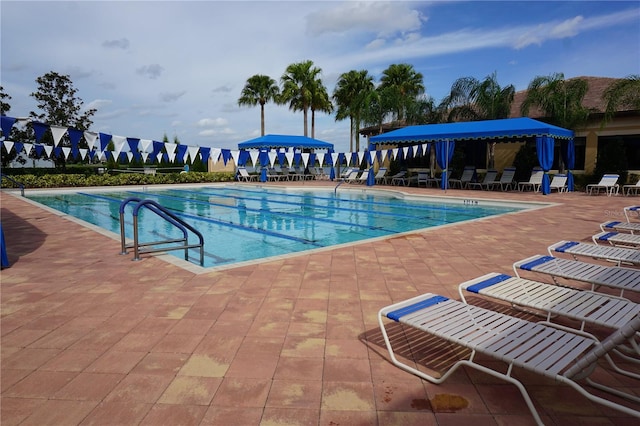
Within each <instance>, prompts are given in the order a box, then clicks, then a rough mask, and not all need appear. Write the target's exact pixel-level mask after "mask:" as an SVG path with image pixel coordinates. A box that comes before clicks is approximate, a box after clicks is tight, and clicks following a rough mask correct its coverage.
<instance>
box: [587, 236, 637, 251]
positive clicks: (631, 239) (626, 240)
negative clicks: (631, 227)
mask: <svg viewBox="0 0 640 426" xmlns="http://www.w3.org/2000/svg"><path fill="white" fill-rule="evenodd" d="M592 239H593V242H594V243H595V244H598V242H607V243H609V244H611V245H612V246H621V247H629V248H637V249H638V248H640V235H634V234H627V233H624V232H600V233H599V234H596V235H594V236H593V237H592Z"/></svg>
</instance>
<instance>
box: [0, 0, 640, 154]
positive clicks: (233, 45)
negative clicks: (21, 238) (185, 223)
mask: <svg viewBox="0 0 640 426" xmlns="http://www.w3.org/2000/svg"><path fill="white" fill-rule="evenodd" d="M0 14H1V34H0V36H1V43H2V44H1V46H0V47H1V58H0V59H1V66H2V68H1V74H0V82H1V84H2V86H3V87H4V91H5V92H6V93H8V94H9V95H10V96H11V97H12V99H11V100H10V101H9V103H10V104H11V107H12V108H11V111H10V112H9V115H11V116H16V117H22V116H27V115H28V114H29V112H30V111H35V110H36V104H35V101H34V99H33V98H32V97H30V96H29V94H30V93H32V92H34V91H35V90H36V89H37V86H36V83H35V80H36V78H37V77H39V76H42V75H44V74H45V73H47V72H49V71H55V72H58V73H61V74H67V75H69V76H70V77H71V80H72V81H73V83H74V86H75V88H76V89H78V93H77V96H78V97H80V98H81V99H82V100H83V101H84V104H85V106H87V107H93V108H97V110H98V112H97V114H96V115H95V116H94V117H93V122H94V125H93V127H92V130H94V131H97V132H104V133H109V134H113V135H118V136H125V137H137V138H143V139H155V140H161V139H162V137H163V136H164V135H165V134H166V135H167V136H169V138H170V139H173V138H174V136H177V137H178V139H179V140H180V142H181V143H183V144H187V145H190V146H209V147H218V148H230V149H235V148H237V144H238V143H239V142H242V141H245V140H247V139H251V138H253V137H257V136H259V132H260V109H259V108H258V107H255V108H249V107H239V106H237V99H238V97H239V96H240V92H241V90H242V88H243V86H244V83H245V82H246V80H247V78H249V77H250V76H252V75H254V74H266V75H269V76H271V77H272V78H274V79H275V80H277V81H279V79H280V77H281V75H282V73H283V72H284V70H285V69H286V67H287V65H289V64H291V63H295V62H299V61H303V60H307V59H310V60H312V61H313V62H314V64H315V65H316V66H318V67H320V68H321V69H322V78H323V81H324V83H325V85H326V86H327V89H328V91H329V93H330V94H331V93H333V90H334V87H335V83H336V81H337V79H338V78H339V76H340V74H341V73H343V72H348V71H350V70H361V69H366V70H368V71H369V73H370V74H371V75H373V76H374V78H375V80H376V82H377V81H378V80H379V77H380V75H381V73H382V71H383V70H384V69H386V68H387V67H388V66H389V65H391V64H394V63H409V64H412V65H413V66H414V67H415V69H416V70H417V71H418V72H421V73H422V74H423V76H424V84H425V86H426V89H427V94H428V95H430V96H432V97H433V98H434V99H435V100H436V102H439V101H440V100H441V99H442V98H443V97H444V96H445V95H446V94H447V92H448V91H449V90H450V88H451V85H452V84H453V82H454V81H455V80H456V79H457V78H460V77H467V76H473V77H475V78H477V79H480V80H481V79H483V78H485V77H486V76H487V75H490V74H491V73H493V72H496V73H497V76H498V81H499V83H500V84H501V85H503V86H505V85H508V84H513V85H514V86H515V87H516V90H524V89H526V87H527V85H528V83H529V82H530V81H531V80H532V79H533V78H534V77H536V76H540V75H550V74H552V73H555V72H561V73H564V75H565V77H566V78H570V77H576V76H602V77H625V76H628V75H631V74H640V4H639V3H638V2H637V1H619V2H616V1H570V2H559V1H509V2H498V1H475V2H457V1H431V2H400V1H392V2H378V1H368V2H356V1H347V2H341V1H234V2H220V1H168V2H158V1H135V2H131V1H128V2H124V1H107V2H104V1H82V2H61V1H40V2H35V1H29V0H27V1H24V0H22V1H7V0H3V1H2V2H1V3H0ZM265 114H266V132H267V133H271V134H302V133H303V117H302V113H297V112H296V113H294V112H292V111H289V110H288V108H287V107H286V106H277V105H274V104H268V105H267V106H266V112H265ZM55 124H66V123H55ZM316 138H318V139H322V140H325V141H328V142H332V143H334V144H335V145H336V149H337V150H339V151H348V149H349V124H348V121H343V122H335V120H334V117H333V116H330V115H319V116H318V117H317V119H316ZM365 145H366V144H361V146H365Z"/></svg>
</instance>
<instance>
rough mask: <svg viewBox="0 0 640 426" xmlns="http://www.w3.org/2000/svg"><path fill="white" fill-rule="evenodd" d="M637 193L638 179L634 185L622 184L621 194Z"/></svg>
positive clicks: (638, 187)
mask: <svg viewBox="0 0 640 426" xmlns="http://www.w3.org/2000/svg"><path fill="white" fill-rule="evenodd" d="M631 193H633V195H639V194H640V179H638V181H637V182H636V184H635V185H623V186H622V194H623V195H631Z"/></svg>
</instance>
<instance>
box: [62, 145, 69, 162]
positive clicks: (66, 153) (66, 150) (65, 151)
mask: <svg viewBox="0 0 640 426" xmlns="http://www.w3.org/2000/svg"><path fill="white" fill-rule="evenodd" d="M62 154H63V155H64V159H65V160H68V159H69V154H71V147H69V146H63V147H62Z"/></svg>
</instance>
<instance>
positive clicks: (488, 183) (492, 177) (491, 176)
mask: <svg viewBox="0 0 640 426" xmlns="http://www.w3.org/2000/svg"><path fill="white" fill-rule="evenodd" d="M497 177H498V171H497V170H487V174H486V175H484V179H483V180H482V182H469V183H468V184H467V188H469V189H473V188H476V187H479V188H480V189H487V190H488V189H490V188H492V187H493V185H495V184H496V183H498V182H497V181H496V179H497Z"/></svg>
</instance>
